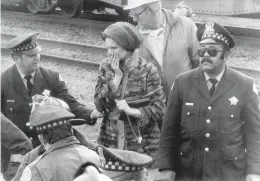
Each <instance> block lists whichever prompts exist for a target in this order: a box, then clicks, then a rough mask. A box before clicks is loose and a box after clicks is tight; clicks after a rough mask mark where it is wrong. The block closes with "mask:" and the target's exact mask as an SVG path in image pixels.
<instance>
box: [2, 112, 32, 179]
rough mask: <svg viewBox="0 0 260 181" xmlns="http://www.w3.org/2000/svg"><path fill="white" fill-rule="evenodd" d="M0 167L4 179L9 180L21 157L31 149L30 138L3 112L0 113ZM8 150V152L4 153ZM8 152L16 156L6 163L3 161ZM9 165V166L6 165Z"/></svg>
mask: <svg viewBox="0 0 260 181" xmlns="http://www.w3.org/2000/svg"><path fill="white" fill-rule="evenodd" d="M1 146H2V147H4V148H5V149H2V152H1V161H2V162H1V167H2V170H1V171H2V172H3V173H4V176H5V179H7V180H9V179H10V178H11V177H13V176H14V174H15V173H16V171H17V168H18V166H19V164H20V162H21V161H22V160H19V159H17V157H18V158H20V157H21V158H22V155H25V154H26V153H27V152H29V151H31V150H32V143H31V140H30V139H29V138H28V137H27V136H26V135H25V134H24V133H23V132H22V131H21V130H20V129H19V128H18V127H17V126H15V125H14V124H13V123H12V122H11V121H10V120H8V119H7V118H6V117H5V116H4V115H3V114H1ZM6 151H8V153H6ZM9 153H10V154H11V155H13V156H15V157H16V160H14V161H15V162H13V163H12V164H10V165H8V163H9V162H5V161H4V160H5V159H4V157H9ZM8 166H9V167H8Z"/></svg>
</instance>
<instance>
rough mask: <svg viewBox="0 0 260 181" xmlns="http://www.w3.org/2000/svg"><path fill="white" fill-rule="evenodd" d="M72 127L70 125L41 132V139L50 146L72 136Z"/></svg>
mask: <svg viewBox="0 0 260 181" xmlns="http://www.w3.org/2000/svg"><path fill="white" fill-rule="evenodd" d="M71 128H72V126H71V125H70V124H66V125H61V126H57V127H53V128H50V129H48V130H47V131H45V132H43V133H42V135H43V139H44V140H45V141H47V142H48V143H50V144H53V143H56V142H57V141H59V140H61V139H64V138H67V137H69V136H72V131H71Z"/></svg>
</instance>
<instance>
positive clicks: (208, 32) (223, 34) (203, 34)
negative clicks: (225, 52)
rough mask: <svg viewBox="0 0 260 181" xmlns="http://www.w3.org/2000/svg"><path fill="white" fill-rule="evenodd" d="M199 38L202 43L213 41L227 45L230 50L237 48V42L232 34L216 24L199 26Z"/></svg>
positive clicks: (209, 23) (207, 23) (210, 23)
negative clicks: (208, 40)
mask: <svg viewBox="0 0 260 181" xmlns="http://www.w3.org/2000/svg"><path fill="white" fill-rule="evenodd" d="M197 38H198V40H199V41H200V42H201V41H203V40H205V39H213V40H215V41H217V42H223V43H225V44H226V45H227V46H228V47H229V48H233V47H234V46H235V41H234V39H233V37H232V36H231V34H230V33H229V32H228V31H227V30H226V29H225V28H224V27H223V26H221V25H219V24H217V23H215V22H206V23H204V24H202V25H200V26H199V28H198V30H197Z"/></svg>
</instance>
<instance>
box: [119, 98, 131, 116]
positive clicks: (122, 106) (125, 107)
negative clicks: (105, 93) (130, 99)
mask: <svg viewBox="0 0 260 181" xmlns="http://www.w3.org/2000/svg"><path fill="white" fill-rule="evenodd" d="M116 105H117V107H118V109H119V110H120V111H124V112H125V113H126V114H129V113H130V112H131V111H130V109H131V108H130V107H129V105H128V104H127V102H126V101H125V100H120V101H118V100H116Z"/></svg>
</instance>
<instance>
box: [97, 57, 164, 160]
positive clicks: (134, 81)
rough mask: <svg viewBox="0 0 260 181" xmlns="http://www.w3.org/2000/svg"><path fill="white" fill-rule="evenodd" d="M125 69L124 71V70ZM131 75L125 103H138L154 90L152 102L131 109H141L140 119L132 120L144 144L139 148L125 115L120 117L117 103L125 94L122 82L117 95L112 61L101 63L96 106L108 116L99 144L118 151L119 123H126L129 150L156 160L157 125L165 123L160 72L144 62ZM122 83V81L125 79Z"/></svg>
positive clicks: (140, 60)
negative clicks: (163, 119)
mask: <svg viewBox="0 0 260 181" xmlns="http://www.w3.org/2000/svg"><path fill="white" fill-rule="evenodd" d="M121 69H122V68H121ZM122 71H123V73H124V72H126V71H127V72H128V77H127V84H126V88H125V93H124V98H123V99H125V100H127V101H129V100H137V99H139V98H140V97H142V96H145V95H147V94H149V93H151V92H153V91H155V90H157V91H155V92H154V93H153V94H152V95H150V96H149V100H148V101H147V102H146V103H144V104H142V105H130V104H129V106H130V107H135V108H138V109H139V110H140V112H141V118H140V119H138V118H135V117H132V116H129V119H130V121H131V124H132V126H133V129H134V132H135V133H136V135H138V128H139V129H140V133H141V135H142V138H143V139H142V143H141V144H138V143H137V139H136V137H135V135H134V133H133V131H132V129H131V126H130V125H129V123H128V121H127V118H126V116H125V113H122V112H121V113H119V110H118V108H117V106H116V103H115V99H120V96H121V92H122V80H121V83H120V85H119V87H118V90H117V91H115V87H114V84H113V77H114V72H113V70H112V68H111V65H110V60H108V59H107V60H104V61H102V63H101V65H100V68H99V71H98V80H97V85H96V90H95V105H96V107H97V109H98V110H99V111H101V112H105V117H104V118H103V121H102V125H101V131H100V134H99V139H98V141H99V143H100V144H102V145H104V146H106V147H114V148H116V147H117V135H118V130H117V120H118V119H120V120H123V121H124V123H125V124H124V125H125V138H126V149H128V150H133V151H137V152H140V153H146V154H148V155H151V156H153V154H156V153H157V151H158V144H159V134H160V130H159V128H158V123H160V122H161V121H162V118H163V109H164V106H165V97H164V93H163V90H162V89H160V88H161V79H160V76H159V74H158V71H157V68H156V67H155V66H154V65H153V64H152V63H150V62H147V61H146V60H145V59H143V58H141V57H140V58H139V60H138V61H136V62H134V63H133V64H132V66H131V67H130V68H129V70H122ZM122 79H123V78H122Z"/></svg>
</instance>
